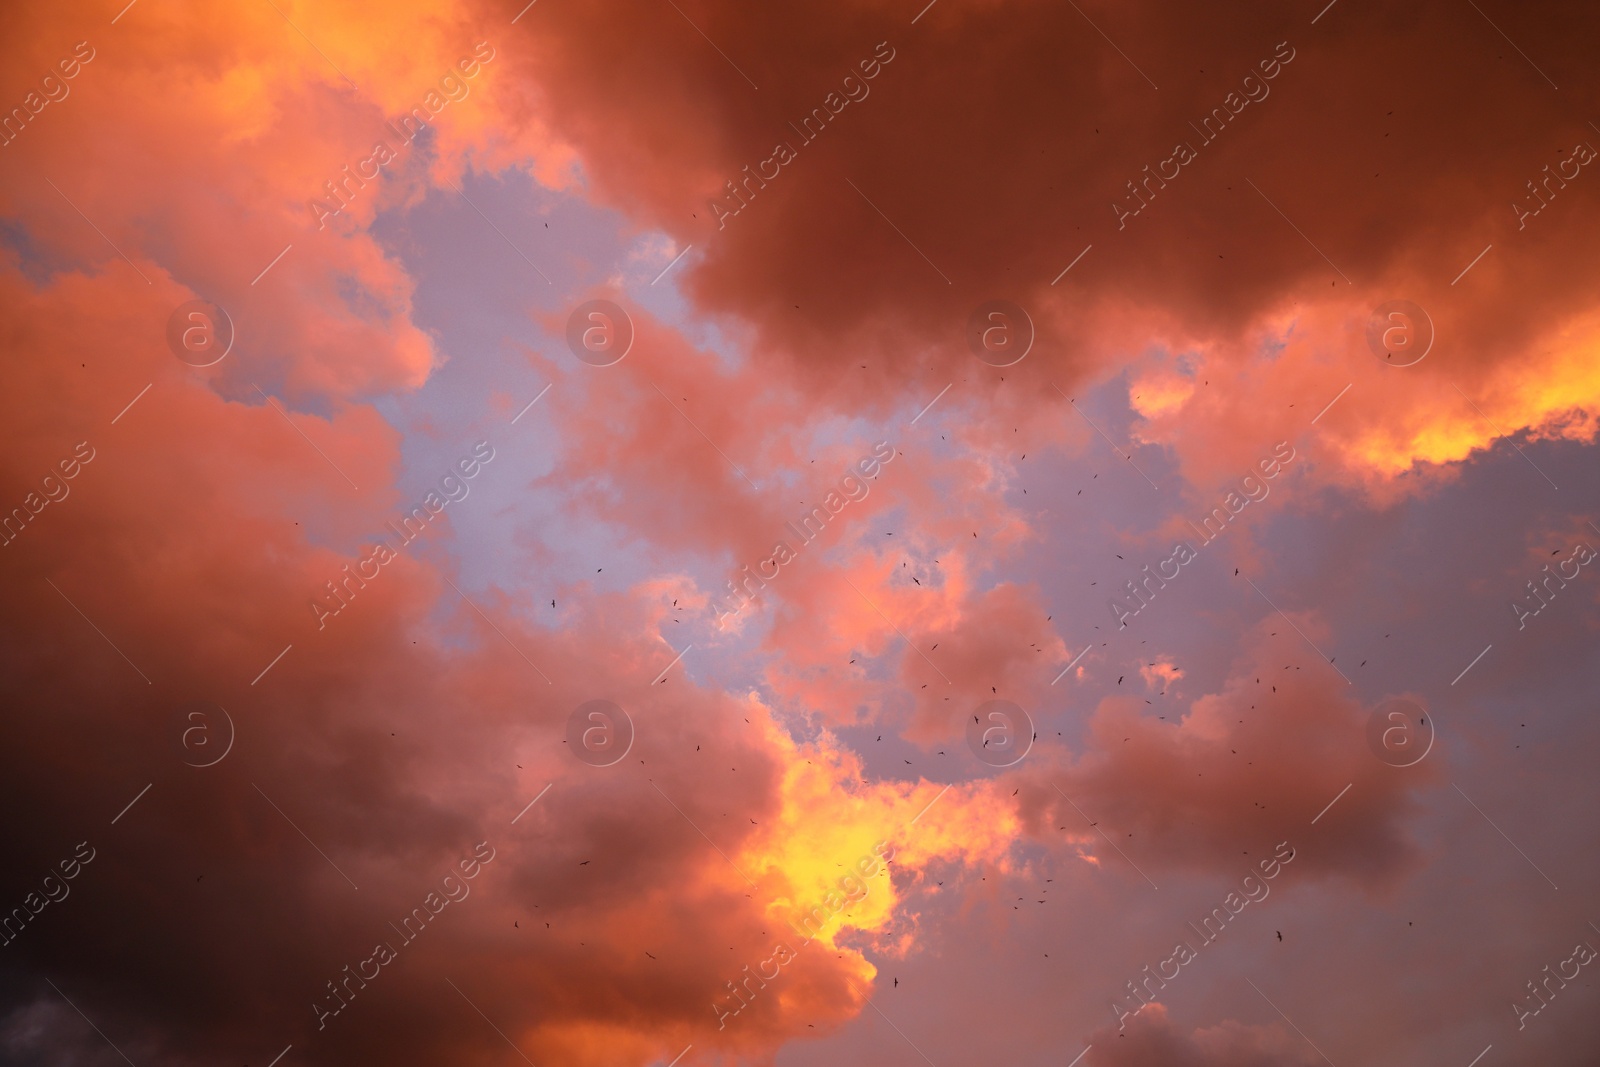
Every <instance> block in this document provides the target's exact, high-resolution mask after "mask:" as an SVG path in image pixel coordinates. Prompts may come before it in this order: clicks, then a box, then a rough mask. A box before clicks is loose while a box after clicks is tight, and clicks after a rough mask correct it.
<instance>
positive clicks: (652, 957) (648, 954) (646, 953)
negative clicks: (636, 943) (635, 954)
mask: <svg viewBox="0 0 1600 1067" xmlns="http://www.w3.org/2000/svg"><path fill="white" fill-rule="evenodd" d="M645 955H646V956H650V953H649V952H648V951H646V952H645ZM650 958H651V959H655V957H654V956H650Z"/></svg>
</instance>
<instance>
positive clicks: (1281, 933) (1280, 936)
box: [1273, 930, 1283, 941]
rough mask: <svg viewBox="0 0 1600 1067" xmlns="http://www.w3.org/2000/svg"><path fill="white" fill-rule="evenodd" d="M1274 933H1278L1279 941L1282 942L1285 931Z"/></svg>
mask: <svg viewBox="0 0 1600 1067" xmlns="http://www.w3.org/2000/svg"><path fill="white" fill-rule="evenodd" d="M1273 932H1274V933H1276V934H1277V935H1278V940H1279V941H1282V940H1283V931H1282V930H1275V931H1273Z"/></svg>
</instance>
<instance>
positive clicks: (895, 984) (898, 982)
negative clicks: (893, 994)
mask: <svg viewBox="0 0 1600 1067" xmlns="http://www.w3.org/2000/svg"><path fill="white" fill-rule="evenodd" d="M894 987H895V988H896V989H899V988H900V979H898V978H896V979H895V980H894Z"/></svg>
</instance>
